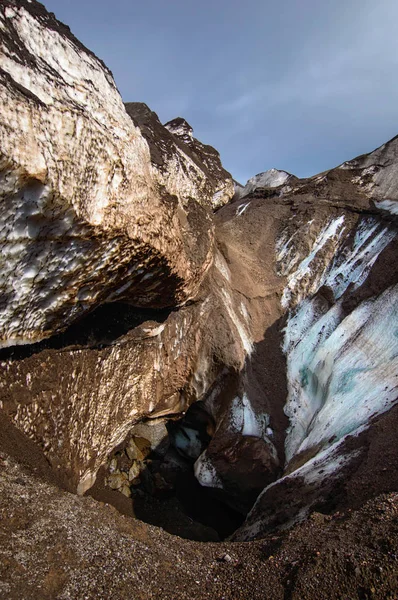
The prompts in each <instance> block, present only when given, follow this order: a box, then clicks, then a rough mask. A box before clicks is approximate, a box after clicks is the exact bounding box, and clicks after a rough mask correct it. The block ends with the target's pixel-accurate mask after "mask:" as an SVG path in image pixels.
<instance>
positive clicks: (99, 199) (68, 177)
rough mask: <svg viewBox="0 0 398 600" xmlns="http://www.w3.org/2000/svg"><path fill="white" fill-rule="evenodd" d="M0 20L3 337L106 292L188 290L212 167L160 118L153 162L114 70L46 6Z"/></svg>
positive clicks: (197, 267) (157, 296)
mask: <svg viewBox="0 0 398 600" xmlns="http://www.w3.org/2000/svg"><path fill="white" fill-rule="evenodd" d="M0 22H1V41H0V44H1V45H0V77H1V83H2V86H1V91H0V94H1V102H2V111H1V116H0V141H1V152H0V197H1V203H2V210H1V215H2V216H1V222H0V240H1V247H2V255H3V258H4V260H3V263H2V269H1V274H0V290H1V305H0V346H2V347H5V346H10V345H16V344H25V343H31V342H35V341H39V340H41V339H43V338H45V337H49V336H50V335H52V334H54V333H55V332H59V331H60V330H63V329H65V328H66V327H67V325H68V324H70V323H71V322H73V321H74V320H76V319H78V318H80V317H81V316H82V315H84V314H85V313H87V312H88V311H90V310H92V309H93V308H95V307H96V306H98V305H100V304H102V303H104V302H112V301H115V300H119V301H120V300H123V299H126V300H128V301H129V302H130V303H132V304H133V305H135V306H151V307H164V306H176V305H179V304H182V303H184V302H186V301H187V300H188V299H189V298H192V297H194V296H195V294H196V293H197V290H198V287H199V285H200V282H201V280H202V279H203V276H204V274H205V273H206V271H207V269H208V268H209V265H210V264H211V261H212V257H213V225H212V221H211V212H212V198H213V195H214V193H215V192H216V191H217V190H218V187H217V185H215V184H214V183H213V182H210V180H209V177H208V172H207V171H208V169H207V168H206V169H205V168H204V167H203V166H202V165H199V164H198V162H197V161H196V162H195V161H193V160H192V158H191V156H189V153H185V152H184V151H183V150H181V144H178V143H174V142H171V143H170V144H169V146H168V145H167V143H164V142H165V140H166V137H167V136H168V140H169V141H170V140H171V141H172V140H173V139H174V138H173V136H171V134H169V133H168V132H167V130H165V129H164V128H163V127H162V126H161V125H160V124H159V129H160V133H159V132H158V131H156V132H154V135H155V138H157V136H158V138H157V139H156V144H157V149H158V153H157V158H156V159H155V160H154V153H153V145H152V144H151V142H150V141H149V143H148V136H145V135H143V134H142V133H141V131H140V128H139V127H137V126H135V125H134V123H133V121H132V119H131V118H130V117H129V115H128V114H127V112H126V110H125V107H124V105H123V102H122V100H121V97H120V95H119V92H118V90H117V88H116V85H115V83H114V81H113V78H112V74H111V73H110V71H109V70H108V69H107V68H106V67H105V65H104V64H103V63H102V62H101V61H100V60H99V59H97V58H96V57H95V56H94V55H93V54H92V52H90V51H89V50H87V49H86V48H85V47H84V46H83V45H82V44H81V43H80V42H79V41H78V40H76V38H75V37H74V36H73V35H72V34H71V33H70V31H69V29H68V28H67V27H66V26H64V25H62V24H61V23H60V22H58V21H57V20H56V19H55V17H54V15H52V14H50V13H47V11H46V10H45V8H44V7H43V6H42V5H41V4H39V3H38V2H35V1H34V2H33V1H30V0H22V1H21V2H19V1H18V2H16V1H15V0H6V1H5V2H3V3H2V5H1V7H0ZM50 49H51V51H50ZM162 136H163V137H162ZM165 136H166V137H165ZM166 142H167V140H166ZM156 144H155V145H156ZM159 161H160V162H162V161H163V163H164V166H165V168H161V166H159V164H157V163H158V162H159ZM231 185H232V183H231ZM224 187H226V188H228V182H227V183H226V184H225V186H224ZM227 196H228V192H226V195H225V197H227ZM230 196H232V192H231V194H230Z"/></svg>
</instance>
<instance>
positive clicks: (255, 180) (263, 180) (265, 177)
mask: <svg viewBox="0 0 398 600" xmlns="http://www.w3.org/2000/svg"><path fill="white" fill-rule="evenodd" d="M291 177H292V175H291V173H288V172H287V171H281V170H279V169H269V170H268V171H264V173H259V174H258V175H255V176H254V177H251V178H250V179H249V180H248V181H247V183H246V185H245V187H244V188H243V190H239V196H240V197H241V198H244V197H245V196H248V195H249V194H251V193H252V192H254V191H255V190H257V189H258V188H276V187H279V186H280V185H283V184H285V183H287V182H288V181H289V179H290V178H291Z"/></svg>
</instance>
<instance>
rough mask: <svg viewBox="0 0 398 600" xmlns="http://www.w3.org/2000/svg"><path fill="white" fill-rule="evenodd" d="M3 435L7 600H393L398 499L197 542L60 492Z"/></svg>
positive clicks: (45, 470)
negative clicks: (285, 528) (244, 536)
mask: <svg viewBox="0 0 398 600" xmlns="http://www.w3.org/2000/svg"><path fill="white" fill-rule="evenodd" d="M0 431H1V437H0V457H1V460H0V498H1V500H0V516H1V534H0V556H1V559H0V594H1V597H3V598H7V599H10V600H12V599H17V598H18V600H19V599H20V598H24V599H26V600H28V599H43V598H51V599H52V598H57V599H58V598H59V599H66V598H73V599H81V598H88V599H91V598H113V599H119V598H130V599H149V598H159V599H160V598H162V599H164V600H167V599H170V600H177V599H181V600H182V599H185V598H195V599H196V598H197V599H202V598H203V599H205V598H206V599H211V600H215V599H219V600H222V599H225V600H227V599H230V600H239V599H245V600H247V599H249V598H250V599H252V598H253V599H260V598H269V599H275V600H276V599H281V600H282V599H283V600H286V599H297V600H298V599H300V600H301V599H307V598H308V599H315V598H316V599H317V600H319V599H323V598H325V599H328V600H329V599H334V598H336V599H337V598H347V599H348V598H350V599H354V598H355V599H356V598H358V599H368V598H369V599H380V600H381V599H383V600H384V599H386V598H389V599H391V600H392V599H395V598H397V597H398V569H397V566H398V565H397V559H398V494H397V493H390V494H383V495H380V496H378V497H377V498H375V499H373V500H370V501H369V502H368V503H367V504H365V505H364V506H363V507H362V508H360V509H359V510H352V509H350V508H346V509H345V510H341V511H336V512H334V513H332V514H330V515H325V514H321V513H318V512H314V513H313V514H312V515H311V517H310V518H309V519H308V521H306V522H305V523H303V524H301V525H298V526H296V527H295V528H294V529H292V530H290V531H289V532H284V533H283V532H282V533H279V534H274V535H268V536H266V537H265V538H264V539H263V540H260V541H256V542H249V543H236V544H233V543H227V542H225V543H220V544H215V543H206V544H204V543H197V542H192V541H188V540H183V539H181V538H178V537H173V536H170V535H169V534H167V533H166V532H164V531H163V530H161V529H159V528H156V527H152V526H150V525H146V524H144V523H142V522H140V521H138V520H135V519H132V518H130V517H126V516H123V515H121V514H120V513H118V512H117V511H116V509H115V508H113V507H112V506H110V505H108V504H103V503H101V502H97V501H95V500H93V499H92V498H90V497H84V498H79V497H77V496H75V495H72V494H70V493H69V492H66V491H61V490H60V489H59V488H58V489H57V488H56V487H55V485H54V484H56V483H57V480H56V478H55V477H54V474H53V473H52V472H51V470H50V469H49V467H48V466H47V464H46V462H45V460H44V459H43V457H42V455H41V453H40V452H39V451H38V449H37V448H36V447H35V446H34V445H33V444H31V443H30V442H28V441H27V440H26V439H24V438H23V437H22V434H18V433H17V432H15V431H14V428H13V427H12V426H9V425H7V423H6V422H5V421H4V422H2V423H1V428H0ZM11 454H12V456H11ZM359 479H360V471H359ZM358 486H359V483H358ZM359 487H360V486H359Z"/></svg>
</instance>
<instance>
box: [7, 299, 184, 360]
mask: <svg viewBox="0 0 398 600" xmlns="http://www.w3.org/2000/svg"><path fill="white" fill-rule="evenodd" d="M172 310H173V309H170V308H168V309H150V308H137V307H135V306H132V305H130V304H127V303H125V302H112V303H109V304H103V305H101V306H98V307H97V308H96V309H94V310H93V311H91V312H90V313H88V314H85V315H84V316H83V317H81V318H80V319H78V320H76V321H75V322H73V323H72V324H71V325H69V327H68V328H67V329H65V331H63V332H61V333H58V334H56V335H53V336H51V337H49V338H46V339H44V340H42V341H40V342H36V343H33V344H23V345H17V346H10V347H9V348H2V349H1V350H0V360H22V359H24V358H28V357H29V356H32V355H33V354H37V353H38V352H42V351H43V350H48V349H57V350H59V349H62V348H76V347H78V348H98V349H101V348H104V347H106V346H110V345H112V344H113V343H114V342H115V341H116V340H117V339H118V338H120V337H122V336H123V335H126V334H127V333H128V332H129V331H130V330H131V329H134V328H135V327H138V326H139V325H142V323H145V322H146V321H155V322H156V323H164V322H165V321H166V320H167V318H168V317H169V315H170V314H171V312H172Z"/></svg>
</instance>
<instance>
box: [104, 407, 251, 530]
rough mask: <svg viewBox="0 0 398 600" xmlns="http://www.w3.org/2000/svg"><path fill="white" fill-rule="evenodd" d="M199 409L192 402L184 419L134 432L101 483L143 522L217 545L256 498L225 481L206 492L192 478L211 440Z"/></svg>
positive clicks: (146, 424) (170, 419)
mask: <svg viewBox="0 0 398 600" xmlns="http://www.w3.org/2000/svg"><path fill="white" fill-rule="evenodd" d="M201 405H203V402H195V403H194V404H193V405H191V406H190V407H189V409H188V411H187V412H186V413H185V414H184V415H183V416H181V415H176V416H175V417H167V418H159V419H152V420H148V421H146V422H140V423H138V424H137V425H136V426H134V427H133V430H132V432H131V434H130V435H129V438H128V439H127V440H126V442H125V443H124V444H123V445H122V446H120V447H119V448H118V449H117V450H116V451H115V452H114V453H113V454H112V455H111V456H110V457H109V460H108V465H107V472H106V473H105V474H104V475H105V478H104V483H105V486H106V487H107V488H108V490H109V488H112V489H113V490H115V492H116V491H117V492H119V493H117V494H115V492H112V496H113V499H114V500H115V501H116V502H118V501H120V500H121V498H122V495H124V496H127V497H128V498H124V499H123V500H124V504H125V505H126V503H127V502H130V505H131V506H132V511H133V514H134V515H135V517H136V518H138V519H140V520H141V521H143V522H145V523H148V524H151V525H155V526H157V527H161V528H162V529H164V530H166V531H167V532H169V533H171V534H173V535H177V536H179V537H182V538H186V539H191V540H196V541H201V542H210V541H211V542H218V541H222V540H225V539H226V538H228V537H229V536H231V535H232V534H233V533H234V532H235V531H236V530H237V529H238V528H239V527H240V526H241V525H242V524H243V522H244V520H245V518H246V515H247V513H248V511H249V510H250V509H251V507H252V506H253V504H254V502H255V500H256V498H257V495H258V494H254V493H253V492H254V490H253V489H251V490H242V487H241V486H239V485H237V486H231V485H228V481H225V482H223V486H222V488H221V487H219V488H216V487H207V486H206V485H201V483H200V482H199V481H198V479H197V478H196V476H195V465H196V466H197V460H198V458H199V457H200V456H203V452H204V451H205V450H206V449H207V447H208V444H209V443H210V441H211V439H212V437H211V435H209V434H208V433H207V431H208V430H209V427H208V423H207V428H206V419H205V418H204V409H203V407H202V406H201ZM210 434H212V430H211V428H210ZM248 477H249V478H250V473H249V474H248ZM109 491H110V490H109ZM120 492H121V493H120ZM108 494H109V492H108ZM110 499H111V496H108V500H107V501H109V500H110ZM115 506H116V504H115Z"/></svg>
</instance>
